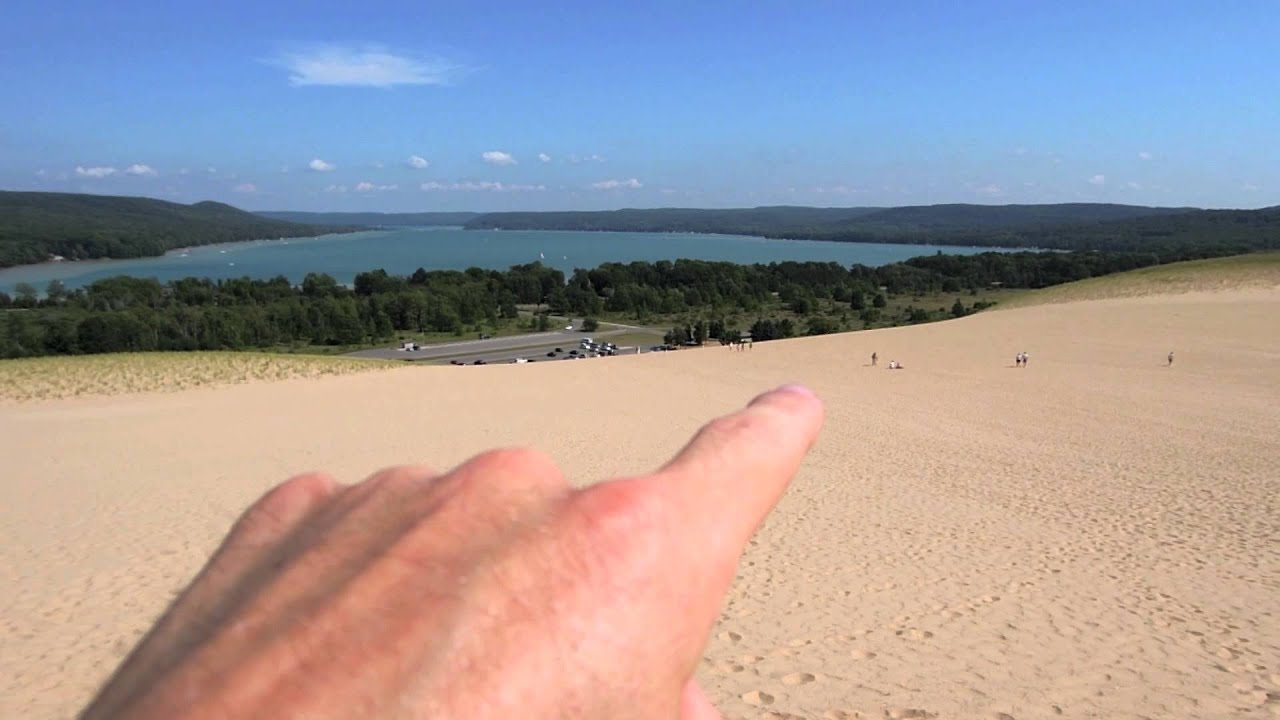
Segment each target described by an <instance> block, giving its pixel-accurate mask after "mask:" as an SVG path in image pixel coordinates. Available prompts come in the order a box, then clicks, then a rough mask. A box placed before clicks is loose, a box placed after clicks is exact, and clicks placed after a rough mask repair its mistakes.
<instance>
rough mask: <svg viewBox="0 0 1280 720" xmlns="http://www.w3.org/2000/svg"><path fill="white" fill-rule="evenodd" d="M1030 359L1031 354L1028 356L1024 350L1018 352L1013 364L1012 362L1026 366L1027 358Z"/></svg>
mask: <svg viewBox="0 0 1280 720" xmlns="http://www.w3.org/2000/svg"><path fill="white" fill-rule="evenodd" d="M1030 359H1031V356H1030V355H1028V354H1027V353H1025V352H1020V353H1018V355H1017V357H1015V358H1014V360H1013V364H1014V365H1015V366H1016V367H1026V366H1027V360H1030Z"/></svg>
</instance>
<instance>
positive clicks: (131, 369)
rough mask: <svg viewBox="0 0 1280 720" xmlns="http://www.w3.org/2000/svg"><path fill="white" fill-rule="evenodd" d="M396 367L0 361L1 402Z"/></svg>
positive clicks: (188, 359) (212, 355) (260, 356)
mask: <svg viewBox="0 0 1280 720" xmlns="http://www.w3.org/2000/svg"><path fill="white" fill-rule="evenodd" d="M393 367H400V364H399V363H394V362H385V361H378V360H353V359H339V358H320V357H300V356H284V355H273V354H269V353H249V352H193V353H162V352H156V353H117V354H110V355H78V356H70V357H68V356H61V357H41V358H24V359H20V360H0V401H16V402H29V401H35V400H54V399H59V398H68V397H80V396H87V395H121V394H126V393H137V392H172V391H176V390H185V389H188V388H194V387H202V386H207V385H232V384H239V383H247V382H255V381H263V380H283V379H286V378H305V377H321V376H324V375H344V374H347V373H354V372H368V371H372V370H383V369H388V368H393Z"/></svg>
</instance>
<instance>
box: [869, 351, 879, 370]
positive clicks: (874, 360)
mask: <svg viewBox="0 0 1280 720" xmlns="http://www.w3.org/2000/svg"><path fill="white" fill-rule="evenodd" d="M877 359H878V358H877V356H876V354H875V353H871V367H875V366H876V360H877Z"/></svg>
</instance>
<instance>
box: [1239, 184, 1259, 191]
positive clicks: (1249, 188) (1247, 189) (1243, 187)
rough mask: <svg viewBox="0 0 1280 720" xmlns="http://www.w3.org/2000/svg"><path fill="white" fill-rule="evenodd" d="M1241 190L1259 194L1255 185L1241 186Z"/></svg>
mask: <svg viewBox="0 0 1280 720" xmlns="http://www.w3.org/2000/svg"><path fill="white" fill-rule="evenodd" d="M1240 189H1241V190H1243V191H1245V192H1258V190H1259V188H1258V186H1257V185H1254V184H1253V183H1245V184H1243V185H1241V186H1240Z"/></svg>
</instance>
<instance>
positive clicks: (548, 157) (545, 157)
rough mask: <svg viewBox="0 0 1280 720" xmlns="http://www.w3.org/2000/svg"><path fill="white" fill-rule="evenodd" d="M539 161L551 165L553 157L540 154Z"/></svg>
mask: <svg viewBox="0 0 1280 720" xmlns="http://www.w3.org/2000/svg"><path fill="white" fill-rule="evenodd" d="M538 160H540V161H542V162H544V163H549V162H551V156H550V155H548V154H546V153H538Z"/></svg>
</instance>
